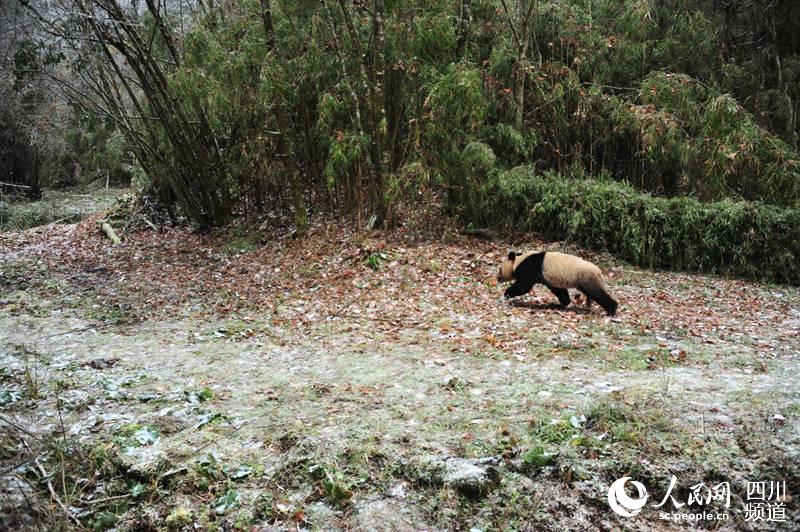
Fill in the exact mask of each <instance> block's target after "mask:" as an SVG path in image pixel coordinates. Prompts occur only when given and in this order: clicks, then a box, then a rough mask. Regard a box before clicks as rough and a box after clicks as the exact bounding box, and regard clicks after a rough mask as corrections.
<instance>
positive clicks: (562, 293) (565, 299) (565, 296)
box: [547, 285, 570, 308]
mask: <svg viewBox="0 0 800 532" xmlns="http://www.w3.org/2000/svg"><path fill="white" fill-rule="evenodd" d="M547 288H549V289H550V291H551V292H553V294H555V296H556V297H557V298H558V302H559V303H561V308H566V307H567V305H569V303H570V299H569V291H567V289H566V288H555V287H554V286H549V285H548V286H547Z"/></svg>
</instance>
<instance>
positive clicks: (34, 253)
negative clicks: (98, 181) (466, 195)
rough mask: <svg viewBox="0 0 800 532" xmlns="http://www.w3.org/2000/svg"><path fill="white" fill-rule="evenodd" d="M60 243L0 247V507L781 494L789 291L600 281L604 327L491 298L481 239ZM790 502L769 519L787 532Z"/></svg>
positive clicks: (218, 515) (40, 518) (495, 525)
mask: <svg viewBox="0 0 800 532" xmlns="http://www.w3.org/2000/svg"><path fill="white" fill-rule="evenodd" d="M75 233H76V231H75V230H74V229H71V230H70V232H69V233H66V232H64V233H61V232H55V233H54V234H51V235H49V236H45V237H41V238H42V239H43V240H39V238H40V237H32V236H30V235H28V236H26V237H24V238H25V239H26V240H25V242H24V243H23V244H16V243H14V244H12V245H10V246H9V247H8V250H7V251H6V252H5V258H6V259H7V260H6V262H5V264H4V270H3V275H4V277H3V279H4V283H5V284H4V286H5V289H4V292H3V296H2V301H3V304H2V308H1V309H0V331H2V332H3V334H2V340H0V355H2V366H3V367H4V368H5V369H4V371H3V374H2V380H1V381H0V384H1V385H2V392H8V393H6V395H0V398H3V397H5V399H3V400H2V406H0V408H2V410H0V415H2V416H3V417H2V420H3V422H4V423H3V426H4V430H6V431H7V432H6V435H5V436H3V446H2V448H3V455H2V456H3V462H2V463H3V464H4V465H5V466H6V467H5V468H4V473H3V475H4V478H6V479H7V480H6V487H4V489H5V491H6V498H7V500H8V501H12V500H17V502H19V501H20V500H21V499H19V493H22V492H23V491H24V490H23V489H22V488H14V487H13V486H17V484H18V483H17V484H14V485H13V486H12V487H8V486H9V485H10V484H9V483H10V479H12V477H13V478H16V479H22V480H23V481H24V482H23V484H25V483H29V485H30V486H31V488H30V492H31V493H39V494H40V496H39V498H38V499H36V501H38V502H32V503H31V507H29V508H28V509H27V510H20V509H19V508H18V509H17V510H16V512H9V511H8V508H10V506H9V505H8V504H4V506H5V507H6V512H5V513H6V518H7V519H15V520H17V521H18V522H23V523H24V522H25V520H26V519H27V520H28V521H27V522H28V523H34V522H38V523H40V524H41V523H56V522H59V520H64V519H72V520H73V521H75V520H77V521H79V522H80V523H81V524H82V525H84V526H90V525H93V524H95V525H98V526H100V527H101V528H102V527H104V526H110V525H111V524H112V523H117V524H118V526H120V527H121V528H123V529H141V528H146V527H149V526H154V527H156V528H158V527H163V526H166V525H169V526H171V527H173V528H180V527H181V526H184V525H188V524H190V523H196V526H198V527H201V528H213V527H215V526H223V527H239V528H247V529H249V528H251V527H253V526H256V527H258V526H266V525H268V524H272V525H277V526H278V528H294V527H296V526H301V527H308V528H360V529H365V530H366V529H376V528H394V529H431V528H434V529H442V528H461V529H481V530H484V529H509V528H517V529H527V528H532V527H533V528H537V529H553V530H556V529H559V530H560V529H564V528H568V529H580V528H585V529H593V528H596V527H600V528H603V529H609V530H610V529H614V528H617V527H621V526H623V527H626V528H632V529H653V528H655V529H662V528H663V529H670V528H676V529H678V528H685V527H686V526H687V525H686V524H675V523H670V522H668V521H663V520H659V519H658V512H657V511H656V510H655V509H653V508H650V507H648V508H647V509H645V510H643V513H642V515H640V516H638V517H636V518H629V519H626V518H622V517H617V516H616V515H615V514H614V513H613V512H612V511H611V510H610V508H609V507H608V504H607V502H606V494H607V490H608V487H609V485H610V484H611V483H612V482H613V481H614V480H616V479H617V478H619V477H621V476H625V475H627V476H632V477H634V478H636V479H638V480H641V481H642V482H644V483H645V484H647V486H648V489H649V490H650V491H651V494H652V498H653V499H658V500H660V499H661V498H662V497H663V494H664V493H665V492H666V490H667V487H668V485H669V480H670V477H671V475H673V474H674V475H675V476H676V477H677V479H678V484H677V485H678V486H679V488H677V489H679V490H680V491H676V494H677V495H678V497H677V498H678V499H680V498H681V497H683V500H684V501H685V500H686V496H687V495H688V488H689V486H692V485H694V484H696V483H698V482H705V483H706V484H708V485H716V484H718V483H719V482H726V481H727V482H730V484H731V491H732V502H731V506H730V509H729V514H730V516H729V519H728V520H726V521H725V522H724V523H723V527H729V528H737V529H748V528H749V523H748V522H746V521H745V508H744V506H745V503H746V501H745V500H744V496H745V491H746V490H745V487H746V482H747V481H777V480H781V481H783V480H785V481H786V483H787V490H788V491H789V492H790V494H792V493H794V494H795V495H796V494H797V493H798V488H799V487H800V474H799V472H798V464H799V463H800V428H798V427H800V424H799V423H798V419H799V418H800V386H799V385H798V384H797V382H798V381H797V378H796V376H797V374H798V371H799V370H800V336H799V332H798V331H799V330H800V305H798V301H799V300H800V293H799V292H798V290H797V289H794V288H785V287H765V286H759V285H756V284H750V283H741V282H737V281H727V280H718V279H713V278H709V277H699V276H689V275H681V274H666V273H653V272H642V271H637V270H632V269H627V268H625V269H622V268H618V269H614V270H612V271H611V276H612V281H611V286H612V287H613V289H614V291H615V292H614V293H615V294H616V295H618V297H619V299H620V300H621V301H624V302H625V304H624V307H623V310H622V312H621V313H620V315H619V317H618V318H615V319H613V320H612V319H608V318H606V317H604V316H602V315H601V314H600V313H599V311H598V310H595V311H594V312H592V313H588V312H586V311H585V310H584V309H581V308H578V307H573V308H570V309H569V310H567V311H557V310H554V309H552V308H549V307H548V305H547V304H548V303H550V300H549V297H548V295H546V294H544V293H543V292H539V295H538V296H537V295H534V296H533V297H530V298H528V299H527V300H526V301H527V302H526V303H523V304H519V305H509V304H507V303H504V302H501V301H499V298H498V295H499V293H500V292H501V290H500V289H499V288H498V287H495V286H494V285H493V283H492V282H490V281H488V280H487V279H490V278H491V275H492V274H493V273H494V268H495V264H494V262H495V260H494V259H495V257H494V253H493V251H492V249H493V248H494V247H497V245H496V244H495V245H494V246H489V245H487V244H478V243H475V242H470V241H458V242H455V243H451V244H442V243H423V244H415V245H411V244H407V243H403V244H397V243H395V244H392V245H387V244H386V242H392V240H391V239H390V237H386V240H385V241H384V240H381V241H366V242H364V241H359V242H358V243H356V244H353V243H350V244H349V245H343V246H339V247H338V248H337V250H336V251H335V252H331V251H330V250H325V249H324V246H325V245H326V244H325V242H327V240H326V239H324V238H322V237H321V236H317V237H314V236H311V237H309V238H308V239H306V240H304V241H302V242H299V243H292V242H290V241H276V242H275V243H273V244H269V243H268V244H266V245H265V246H264V247H260V245H259V246H258V247H256V248H255V249H253V250H246V251H244V252H242V251H239V250H237V251H234V252H231V251H230V250H229V249H228V248H227V246H228V245H230V239H221V240H220V241H219V242H214V241H204V242H203V243H202V245H199V244H198V243H197V242H194V243H193V242H191V241H189V242H186V241H185V240H184V241H183V242H181V243H180V244H176V241H175V238H174V235H172V238H167V237H163V236H161V237H159V239H158V240H153V238H152V237H148V236H147V235H146V234H145V235H138V236H136V237H135V238H136V240H133V241H129V243H128V244H126V247H125V248H124V249H115V250H111V251H109V250H108V248H107V246H106V247H103V243H102V242H95V241H91V240H90V241H89V242H88V243H87V244H86V245H85V246H84V248H86V247H88V248H90V249H95V250H96V251H97V250H99V251H97V252H96V253H94V254H92V255H89V254H84V253H83V252H82V251H81V250H80V249H75V248H69V247H68V249H69V253H68V254H67V255H65V254H64V253H62V254H60V255H58V254H57V255H56V256H58V257H60V263H59V262H58V261H53V259H52V257H53V253H54V251H53V248H56V249H58V246H59V245H60V244H59V242H60V241H59V239H69V238H71V237H70V236H69V235H74V234H75ZM168 236H169V235H168ZM15 238H19V237H15ZM187 238H189V239H191V238H194V237H191V236H190V237H187ZM45 243H46V244H47V246H46V248H47V251H46V252H44V251H43V250H44V249H45V246H44V244H45ZM63 245H64V246H67V245H66V244H63ZM176 245H180V246H181V248H180V250H178V251H176V249H175V248H174V246H176ZM531 245H537V244H535V243H532V244H531ZM170 246H172V247H170ZM184 246H185V247H184ZM181 250H182V251H181ZM278 250H279V251H278ZM76 253H77V256H76ZM376 253H378V254H383V255H384V256H385V257H386V258H380V257H379V259H376V260H378V262H379V264H378V268H376V269H373V268H370V267H369V266H368V265H367V264H368V259H369V257H372V256H373V255H374V254H376ZM500 253H502V251H501V252H500ZM164 256H170V257H174V258H172V259H170V260H168V261H167V262H166V263H162V264H161V265H160V268H161V271H167V272H171V275H170V277H169V279H168V280H169V290H170V294H169V296H170V297H169V298H163V299H162V298H160V295H163V293H164V286H166V285H164V286H162V285H161V283H162V282H163V283H166V279H165V278H162V277H161V276H159V275H158V273H157V268H159V264H158V263H157V262H156V260H155V258H156V257H164ZM498 256H499V254H498ZM34 257H35V258H36V260H37V261H39V262H38V263H39V264H41V263H42V262H45V263H48V264H49V265H50V266H51V269H49V270H48V271H46V272H44V271H39V270H37V269H36V268H31V264H33V262H32V259H33V258H34ZM65 257H66V260H65ZM131 257H136V261H131V260H130V259H131ZM199 257H202V258H199ZM287 257H301V258H302V260H300V259H291V260H289V261H287ZM598 260H599V261H600V262H601V263H602V262H603V261H607V260H609V259H607V258H602V257H601V258H599V259H598ZM606 265H607V264H606ZM231 276H232V278H230V277H231ZM121 278H122V279H124V282H120V279H121ZM192 279H194V280H195V282H194V284H192ZM299 286H302V287H304V288H305V289H306V290H304V291H298V290H297V287H299ZM230 287H235V288H236V290H238V293H237V292H236V291H235V290H229V291H228V292H227V293H228V296H227V298H226V299H223V300H220V299H216V298H215V296H216V295H218V294H220V292H221V291H223V289H227V288H230ZM242 294H248V298H249V299H250V300H251V301H250V302H251V303H252V302H253V300H255V301H257V302H258V303H259V305H250V306H248V305H242V304H241V301H242V297H241V296H242ZM191 295H194V298H195V299H194V300H193V299H192V297H191ZM184 301H185V302H184ZM212 302H213V305H214V306H215V307H214V309H209V308H208V307H207V306H205V305H206V304H209V303H212ZM148 303H150V304H149V305H148ZM226 307H230V308H231V309H232V310H230V311H228V312H225V311H220V308H222V309H224V308H226ZM143 312H147V315H145V314H143ZM142 319H143V320H144V321H142ZM11 392H13V395H12V394H11ZM62 427H63V428H62ZM37 457H38V458H37ZM34 459H35V460H34ZM36 460H38V462H39V464H42V465H43V468H44V469H45V470H46V471H47V473H48V475H52V476H48V477H46V478H45V479H42V474H41V471H37V470H38V466H37V465H36ZM32 461H33V462H32ZM20 464H23V466H24V467H22V468H21V469H20V468H19V465H20ZM12 466H14V467H17V469H9V468H11V467H12ZM12 471H13V473H12ZM61 471H63V472H64V476H63V477H61V476H60V473H61ZM48 479H50V480H51V484H52V485H53V486H54V489H55V492H56V494H57V495H58V498H59V499H60V502H61V503H63V504H64V506H66V507H70V508H73V510H71V511H70V513H71V516H70V517H66V516H65V512H63V511H62V509H61V507H60V505H59V502H58V501H55V497H53V496H49V495H48V492H47V491H46V490H47V487H46V484H47V482H46V481H47V480H48ZM62 479H63V480H62ZM15 489H16V491H15ZM792 490H794V491H792ZM26 493H27V492H26ZM14 497H17V499H14ZM31 498H32V497H31ZM48 498H49V499H50V500H49V501H48ZM65 499H66V502H65ZM796 501H797V499H796V498H795V499H792V500H790V501H789V503H788V504H787V505H786V506H787V520H786V522H784V523H771V524H770V527H771V528H781V527H783V528H785V529H787V530H788V529H792V527H793V526H794V523H796V522H797V519H798V515H799V514H798V508H797V502H796ZM656 502H657V501H656ZM707 524H708V525H709V526H712V525H714V523H710V524H709V523H707Z"/></svg>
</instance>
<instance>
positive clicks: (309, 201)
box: [40, 0, 800, 230]
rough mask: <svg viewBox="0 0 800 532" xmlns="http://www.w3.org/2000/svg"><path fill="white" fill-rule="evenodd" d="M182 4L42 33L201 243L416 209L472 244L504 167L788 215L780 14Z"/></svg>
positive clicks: (799, 189) (75, 21)
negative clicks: (272, 227)
mask: <svg viewBox="0 0 800 532" xmlns="http://www.w3.org/2000/svg"><path fill="white" fill-rule="evenodd" d="M180 5H183V3H180ZM187 5H189V6H191V8H187V10H186V11H183V10H180V11H179V10H178V9H177V8H176V7H175V5H173V4H172V3H170V2H166V3H165V2H163V0H145V2H144V3H141V2H138V1H134V2H130V3H127V2H120V1H118V0H78V1H75V2H68V3H65V4H64V7H63V12H62V15H63V16H60V17H58V19H53V17H51V18H50V19H49V20H46V19H47V17H46V16H40V19H41V20H42V22H43V24H45V25H46V26H47V27H48V28H49V30H50V32H51V34H57V35H59V36H61V38H62V39H63V42H65V43H70V45H71V47H72V53H71V54H69V53H68V54H66V56H65V57H67V58H68V62H70V64H71V67H72V69H73V71H77V72H79V73H80V79H81V80H82V82H81V84H79V88H75V89H74V90H73V91H72V93H71V95H72V97H73V99H74V100H75V101H76V102H78V103H79V104H80V107H81V109H83V110H85V111H89V112H91V113H93V114H94V115H96V116H99V117H101V118H102V120H103V121H104V123H105V124H107V127H109V128H112V129H114V130H116V131H119V132H121V133H122V134H123V135H124V138H125V139H126V141H127V145H128V147H129V149H130V150H131V152H132V153H133V154H135V159H136V161H137V162H138V164H139V165H141V167H142V168H143V170H144V173H145V174H146V175H147V176H148V178H149V182H150V183H151V185H152V186H153V187H155V188H156V189H157V190H159V195H160V197H161V198H162V200H163V201H164V202H165V203H167V204H175V205H177V206H178V207H179V210H180V212H182V213H183V214H184V215H185V216H187V217H188V218H189V219H190V220H191V221H193V222H194V223H196V224H198V225H199V226H201V227H205V228H208V227H212V226H216V225H220V224H223V223H225V222H226V221H227V220H229V219H230V218H231V216H233V215H239V214H245V215H256V216H261V215H276V216H284V215H288V216H291V217H293V220H294V223H295V224H296V226H297V228H298V229H299V230H302V229H303V228H304V227H305V226H306V224H307V223H308V219H309V218H308V217H309V216H312V215H314V213H316V212H319V211H321V210H329V211H335V212H338V213H341V214H345V215H354V216H357V217H358V219H359V220H362V221H363V222H367V223H368V225H369V226H370V227H379V226H382V225H390V224H393V223H396V222H397V221H398V220H396V219H395V217H396V216H395V210H394V206H395V205H396V204H398V203H399V202H404V201H409V200H413V199H414V198H415V197H417V196H418V194H419V193H420V191H424V190H434V191H438V193H440V194H441V195H442V197H444V198H446V199H447V206H448V208H449V209H450V210H451V212H453V213H456V214H458V215H460V216H462V217H463V218H464V219H465V220H467V221H474V222H476V223H478V222H480V223H486V222H487V220H491V219H492V218H493V217H495V214H493V213H492V211H491V209H502V208H503V207H502V205H497V202H491V201H487V197H486V195H487V194H488V193H490V192H491V191H492V190H494V189H493V187H495V186H496V185H497V183H498V179H499V177H498V176H501V174H504V173H505V175H513V174H508V172H507V171H509V170H511V169H513V168H515V167H518V166H521V165H523V166H526V167H528V169H529V170H530V171H529V172H524V174H525V175H529V174H531V173H532V174H533V175H542V174H543V173H545V172H548V175H557V176H561V177H563V178H565V179H576V178H578V179H590V180H597V181H599V182H603V183H607V182H618V183H621V184H623V185H625V186H632V187H634V188H635V189H637V190H638V191H639V192H643V193H646V194H649V195H652V196H655V197H667V198H675V197H684V196H686V197H691V198H693V200H696V201H698V202H699V204H700V205H702V204H704V203H708V202H715V201H720V200H725V199H730V200H734V201H759V202H764V204H768V205H772V206H774V207H775V208H776V209H777V208H780V209H794V208H796V207H797V206H798V202H799V201H800V156H799V155H798V151H797V148H798V138H799V135H800V124H799V123H798V114H800V38H798V37H797V35H800V31H798V30H800V27H798V26H800V7H798V6H796V5H795V3H793V2H788V1H783V2H780V1H779V2H766V1H759V0H753V1H747V2H746V1H739V0H732V1H715V2H699V1H692V0H574V1H565V0H553V1H544V0H458V1H455V0H426V1H422V0H410V1H398V0H369V1H367V0H355V1H354V0H220V1H211V0H205V1H198V2H196V3H194V2H190V3H189V4H187ZM73 85H74V84H73ZM531 229H536V228H535V227H534V228H531Z"/></svg>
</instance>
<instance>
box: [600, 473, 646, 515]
mask: <svg viewBox="0 0 800 532" xmlns="http://www.w3.org/2000/svg"><path fill="white" fill-rule="evenodd" d="M630 478H631V477H622V478H621V479H619V480H617V481H615V482H614V483H613V484H611V487H610V488H608V505H609V506H611V509H612V510H614V512H615V513H616V514H617V515H621V516H622V517H633V516H635V515H637V514H638V513H639V512H640V511H641V510H642V508H644V505H645V503H646V502H647V490H646V489H645V487H644V484H642V483H641V482H636V481H635V480H631V484H633V487H634V488H636V491H637V492H639V494H638V496H637V498H636V499H634V498H632V497H628V494H627V493H625V483H626V482H627V481H628V480H630Z"/></svg>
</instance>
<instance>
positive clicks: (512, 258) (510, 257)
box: [508, 251, 517, 260]
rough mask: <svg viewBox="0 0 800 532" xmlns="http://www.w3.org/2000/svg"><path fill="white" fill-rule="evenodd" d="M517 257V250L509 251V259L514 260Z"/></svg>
mask: <svg viewBox="0 0 800 532" xmlns="http://www.w3.org/2000/svg"><path fill="white" fill-rule="evenodd" d="M516 258H517V254H516V253H515V252H513V251H511V252H509V254H508V260H514V259H516Z"/></svg>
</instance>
